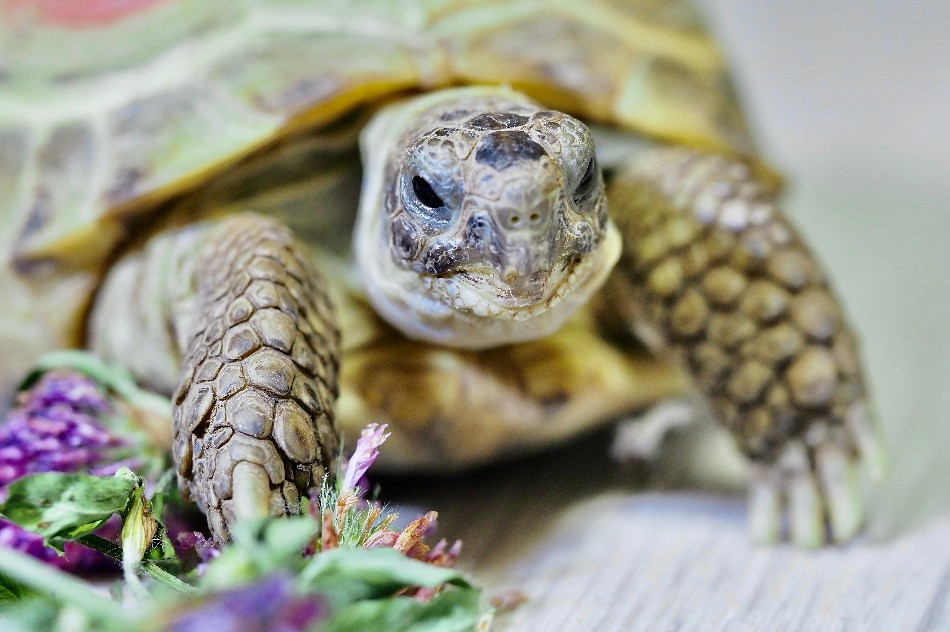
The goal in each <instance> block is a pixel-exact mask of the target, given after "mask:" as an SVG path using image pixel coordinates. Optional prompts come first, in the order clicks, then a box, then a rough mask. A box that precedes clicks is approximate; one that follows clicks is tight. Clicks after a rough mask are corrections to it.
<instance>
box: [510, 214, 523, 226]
mask: <svg viewBox="0 0 950 632" xmlns="http://www.w3.org/2000/svg"><path fill="white" fill-rule="evenodd" d="M508 223H509V224H511V225H512V226H517V225H518V224H520V223H521V216H520V215H511V216H509V217H508Z"/></svg>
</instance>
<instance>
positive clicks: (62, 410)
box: [0, 369, 130, 572]
mask: <svg viewBox="0 0 950 632" xmlns="http://www.w3.org/2000/svg"><path fill="white" fill-rule="evenodd" d="M112 413H113V410H112V406H111V404H110V403H109V400H108V399H107V398H106V396H105V395H104V394H103V392H102V391H101V389H100V388H99V387H98V385H97V384H96V382H95V380H93V379H92V378H89V377H87V376H85V375H83V374H81V373H78V372H75V371H70V370H62V369H61V370H54V371H49V372H47V373H45V374H43V376H42V377H40V379H39V380H38V381H37V382H36V384H35V385H33V386H32V387H31V388H30V389H29V390H27V391H24V392H22V393H20V394H19V396H18V397H17V400H16V406H15V408H14V409H13V410H11V411H10V413H9V415H8V416H7V420H6V422H5V423H3V424H2V425H0V493H4V491H5V488H6V486H7V485H9V484H10V483H12V482H13V481H15V480H17V479H19V478H21V477H23V476H27V475H29V474H38V473H41V472H90V473H92V474H100V475H110V474H114V473H115V472H116V471H117V470H118V469H119V468H120V467H122V466H123V465H126V464H127V463H128V462H129V461H128V460H127V459H125V457H126V456H127V453H128V451H129V448H130V445H129V444H128V443H127V442H126V441H124V440H123V439H121V438H119V437H117V436H115V435H113V434H111V433H109V432H108V430H106V428H105V427H103V426H102V424H101V423H100V422H99V420H100V419H102V418H104V417H106V416H107V415H111V414H112ZM0 546H5V547H8V548H13V549H17V550H19V551H23V552H24V553H28V554H30V555H32V556H33V557H36V558H37V559H39V560H42V561H44V562H47V563H50V564H53V565H55V566H59V567H61V568H64V569H67V570H71V571H74V572H79V571H90V570H95V569H98V568H101V565H102V564H101V563H102V561H103V560H104V559H105V558H103V557H102V556H101V555H99V554H98V553H96V552H94V551H91V550H89V549H87V548H85V547H82V546H79V545H75V544H72V543H69V544H67V546H66V557H60V556H59V555H57V553H56V551H54V550H53V549H50V548H47V547H45V546H43V538H42V537H41V536H39V535H36V534H34V533H31V532H29V531H25V530H23V529H21V528H20V527H18V526H16V525H14V524H11V523H9V522H7V521H5V520H0Z"/></svg>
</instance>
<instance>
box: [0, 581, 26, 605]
mask: <svg viewBox="0 0 950 632" xmlns="http://www.w3.org/2000/svg"><path fill="white" fill-rule="evenodd" d="M32 594H33V591H31V590H30V589H29V588H27V587H26V586H25V585H24V584H21V583H20V582H18V581H16V580H15V579H13V578H12V577H8V576H6V575H0V606H3V604H6V603H9V602H11V601H19V600H20V599H23V598H24V597H28V596H30V595H32Z"/></svg>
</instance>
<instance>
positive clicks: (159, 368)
mask: <svg viewBox="0 0 950 632" xmlns="http://www.w3.org/2000/svg"><path fill="white" fill-rule="evenodd" d="M0 10H2V11H3V20H2V23H0V42H2V44H0V46H2V48H0V51H2V54H0V209H2V212H3V226H4V238H3V244H2V247H3V251H4V252H5V253H6V255H5V257H4V260H5V261H6V262H7V264H6V265H5V266H4V267H3V269H2V271H0V275H2V276H0V287H2V289H3V295H4V297H5V303H6V309H5V310H4V311H3V313H2V314H0V341H2V342H0V344H2V346H3V350H4V351H3V355H4V360H5V362H4V366H3V368H2V369H0V370H2V371H3V374H2V376H0V377H2V381H3V384H5V385H7V386H8V387H9V385H10V384H12V383H13V380H14V379H15V377H16V376H17V375H19V374H21V372H22V371H23V370H25V369H26V368H27V366H28V365H29V364H30V363H31V362H33V361H34V360H35V358H36V357H37V356H38V355H39V354H41V353H42V352H44V351H46V350H49V349H53V348H58V347H86V348H88V349H91V350H92V351H94V352H96V353H98V354H100V355H101V356H103V357H105V358H107V359H112V360H115V361H118V362H120V363H122V364H123V365H124V366H126V367H128V368H129V369H130V370H131V371H132V372H133V374H134V375H135V376H136V377H137V378H138V379H139V380H140V381H141V382H143V383H144V384H147V385H149V386H150V387H151V388H153V389H154V390H156V391H159V392H162V393H166V394H168V395H169V396H170V397H171V398H172V401H173V406H174V411H173V418H174V419H173V430H171V428H170V430H171V432H170V434H171V436H170V437H168V439H167V440H169V441H170V443H171V444H172V449H173V456H174V459H175V463H176V465H177V468H178V475H179V484H180V488H181V490H182V492H183V494H184V496H185V497H186V498H189V499H193V500H194V501H196V502H197V503H198V505H199V506H200V507H201V509H202V510H203V511H204V512H205V513H206V514H207V517H208V521H209V526H210V529H211V530H212V533H213V534H214V536H215V537H216V538H218V539H219V540H226V539H227V538H228V534H229V528H230V527H231V526H232V525H233V524H234V522H235V521H236V520H240V519H243V518H245V517H249V516H259V515H264V514H271V515H283V514H290V513H294V512H296V511H298V510H299V502H298V501H299V495H300V493H301V492H303V491H305V490H307V489H308V488H309V487H311V486H312V485H314V484H319V482H320V480H321V479H322V478H323V476H324V475H325V474H326V473H327V472H328V468H329V467H330V464H331V461H332V458H333V455H334V452H335V449H336V447H337V445H338V440H339V439H338V436H339V433H340V432H342V433H344V434H348V435H350V436H352V435H353V433H354V432H357V429H358V428H359V427H361V426H362V425H363V424H365V423H366V422H367V421H378V422H383V423H388V424H390V428H391V430H392V432H393V438H392V440H391V443H392V448H391V449H390V451H389V453H388V454H387V455H386V457H387V458H388V459H389V460H388V466H389V468H390V469H396V470H401V471H420V472H424V471H430V472H433V471H434V472H446V471H451V470H456V469H461V468H465V467H469V466H472V465H475V464H480V463H485V462H487V461H491V460H497V459H500V458H502V457H506V456H511V455H515V454H521V453H524V452H527V451H530V450H535V449H540V448H542V447H544V446H546V445H550V444H552V443H555V442H559V441H563V440H565V439H566V438H568V437H570V436H573V435H576V434H578V433H579V432H581V431H583V430H585V429H588V428H591V427H593V426H596V425H598V424H604V423H607V422H609V421H611V420H616V419H617V418H618V417H620V416H622V415H624V414H627V413H630V412H631V411H637V410H642V409H644V408H645V407H647V406H649V405H650V404H653V403H656V402H661V401H664V400H668V399H669V398H675V397H679V396H683V395H685V394H688V393H691V392H699V393H701V394H702V395H704V396H705V397H706V398H708V401H709V402H710V404H711V407H712V410H713V411H714V413H715V417H716V419H717V420H718V422H719V423H720V424H721V425H722V426H723V427H725V428H726V429H727V430H728V431H729V432H730V433H731V434H732V436H733V437H734V439H735V443H736V445H737V446H738V447H739V448H740V449H741V451H742V452H743V453H744V454H745V455H746V456H747V457H748V459H749V460H750V462H751V463H752V464H753V465H754V476H753V481H752V487H751V490H752V491H751V495H750V524H751V528H752V532H753V535H754V536H755V537H756V538H757V539H759V540H762V541H776V540H779V539H782V538H785V537H788V538H790V539H791V540H793V541H795V542H798V543H801V544H806V545H815V544H818V543H821V542H823V541H824V540H825V539H826V538H828V539H830V540H833V541H843V540H846V539H848V538H850V537H851V536H853V535H854V534H855V533H856V531H857V530H858V529H859V527H860V524H861V520H862V506H861V505H862V502H861V500H860V498H859V495H858V494H857V483H856V472H858V471H864V470H865V469H867V470H874V469H875V467H876V465H877V464H879V463H880V448H879V447H878V443H877V440H876V436H877V435H876V433H875V429H874V422H873V420H872V418H871V416H870V414H869V412H868V403H867V392H866V387H865V381H864V379H863V377H862V370H861V366H860V360H859V352H858V349H857V343H856V340H855V335H854V333H853V331H852V329H851V328H850V326H849V325H848V323H847V321H846V319H845V317H844V315H843V311H842V309H841V307H840V306H839V304H838V302H837V300H836V298H835V297H834V295H833V293H832V291H831V289H830V287H829V283H828V281H827V279H826V277H825V274H824V273H823V271H822V269H821V267H820V265H819V264H818V263H817V262H816V259H815V258H814V257H813V255H812V254H811V253H810V251H809V249H808V248H807V246H806V245H805V243H804V242H803V241H802V238H801V237H800V235H799V234H798V233H797V232H796V230H795V228H794V227H793V226H792V225H791V224H790V222H789V220H788V219H787V218H786V217H785V216H784V215H783V213H782V211H781V209H780V208H779V206H778V201H777V196H778V194H779V192H780V188H781V187H780V184H781V180H780V177H779V176H778V175H777V174H776V173H775V171H773V170H772V169H771V168H770V167H769V166H768V165H767V163H766V162H765V161H763V160H762V159H761V158H760V157H759V154H758V152H757V149H756V145H755V143H754V141H753V138H752V134H751V132H750V130H749V128H748V126H747V124H746V121H745V118H744V117H743V114H742V112H741V109H740V105H739V102H738V98H737V96H736V93H735V91H734V89H733V87H732V82H731V80H730V76H729V74H728V70H727V67H726V64H725V62H724V59H723V56H722V55H721V54H720V52H719V51H718V50H717V48H716V46H715V44H714V43H713V42H712V40H711V38H710V36H709V34H708V33H707V30H706V29H705V27H704V26H703V23H702V21H701V19H700V17H699V16H698V14H697V12H696V11H695V10H694V9H693V8H691V7H690V6H689V5H687V4H685V3H684V2H681V1H680V0H671V1H668V2H662V1H658V0H598V1H597V2H591V3H586V4H584V5H583V6H582V5H581V4H578V3H572V2H567V1H566V0H564V1H561V0H558V1H554V2H552V1H550V0H545V1H531V0H516V1H514V2H505V3H498V2H490V3H489V2H474V1H472V0H442V1H438V0H427V1H422V0H408V1H407V2H394V1H392V0H383V1H377V2H361V3H347V2H336V1H331V0H325V1H321V2H309V3H298V2H290V1H286V0H281V1H277V2H267V3H263V2H261V3H255V2H246V3H234V2H229V1H222V2H202V3H188V2H183V1H180V0H148V1H142V2H130V3H113V2H99V1H96V2H86V3H80V4H65V3H57V2H37V3H6V4H4V5H3V8H2V9H0ZM582 121H583V122H582ZM358 138H359V139H360V140H359V141H358V140H357V139H358ZM595 146H596V151H595ZM171 425H172V424H171V423H170V424H169V426H170V427H171Z"/></svg>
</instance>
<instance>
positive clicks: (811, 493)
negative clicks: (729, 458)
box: [610, 149, 883, 546]
mask: <svg viewBox="0 0 950 632" xmlns="http://www.w3.org/2000/svg"><path fill="white" fill-rule="evenodd" d="M610 200H611V204H612V205H613V208H614V211H615V216H617V218H618V224H620V226H621V230H622V231H623V233H624V238H625V240H626V246H627V251H626V258H625V259H624V260H623V261H622V263H621V267H620V271H621V273H622V274H624V275H626V276H627V279H628V281H629V282H630V284H631V287H634V288H637V290H635V291H636V292H637V293H638V294H637V304H639V305H640V306H641V309H642V312H643V313H642V315H641V316H640V318H641V322H640V323H638V325H639V329H640V330H641V331H644V332H645V333H646V334H647V335H646V338H647V339H649V340H653V341H654V342H655V344H656V346H657V347H658V348H659V349H660V350H663V351H667V352H669V353H672V354H673V355H675V356H676V357H678V358H679V359H680V360H682V362H683V363H684V364H685V365H686V366H687V367H688V368H689V370H690V372H691V373H692V375H693V377H694V378H695V380H696V383H697V385H698V386H699V388H700V390H702V391H703V392H704V393H705V394H706V395H707V396H708V397H709V400H710V402H711V403H712V407H713V410H714V412H715V413H716V417H717V419H718V421H719V422H720V423H722V424H723V425H724V426H725V427H726V428H727V429H728V430H729V431H730V432H731V433H732V435H733V436H734V437H735V439H736V441H737V443H738V446H739V447H740V449H741V450H742V451H743V452H745V454H746V455H747V456H748V457H749V458H750V459H751V461H752V462H753V464H754V465H755V469H756V476H755V482H754V485H753V490H752V500H751V527H752V531H753V534H754V535H755V537H756V539H757V540H760V541H776V540H778V539H781V538H782V537H783V536H784V535H787V536H788V537H789V538H790V539H791V540H792V541H794V542H796V543H799V544H803V545H808V546H815V545H818V544H820V543H821V542H822V541H823V539H824V536H825V531H826V528H825V527H826V526H827V531H828V534H829V535H830V539H831V540H832V541H836V542H840V541H843V540H847V539H848V538H850V537H852V536H853V535H854V534H855V533H856V532H857V531H858V529H859V528H860V526H861V523H862V517H863V511H862V505H861V497H860V494H859V493H858V491H859V490H858V487H859V486H858V483H857V481H858V476H857V469H858V465H859V464H860V462H862V461H864V462H866V463H867V464H868V465H870V471H871V472H872V473H875V474H879V473H880V471H881V469H882V465H883V457H882V454H883V453H882V451H881V449H880V447H879V442H878V440H877V435H876V433H875V430H874V427H873V424H872V422H871V420H870V418H869V415H868V408H867V401H866V398H867V395H866V390H865V385H864V379H863V376H862V372H861V367H860V363H859V360H858V357H859V354H858V350H857V343H856V341H855V337H854V335H853V334H852V332H851V329H850V327H849V326H848V323H847V322H846V320H845V318H844V316H843V310H842V309H841V307H840V306H839V304H838V302H837V300H836V299H835V297H834V295H833V293H832V292H831V289H830V288H829V286H828V283H827V281H826V279H825V275H824V273H823V272H822V270H821V268H820V266H819V265H818V263H817V262H816V260H815V259H814V257H813V256H812V255H811V253H810V252H809V250H808V248H807V247H806V246H805V244H804V243H803V242H802V240H801V238H800V237H799V236H798V234H797V232H796V231H795V230H794V228H793V227H792V226H791V225H790V223H789V222H788V221H787V220H786V219H785V217H784V216H783V214H782V213H781V211H780V209H779V208H778V206H777V205H776V203H775V201H774V196H773V194H772V192H771V191H770V190H769V188H768V187H767V186H765V185H763V184H761V183H759V182H758V181H756V180H755V179H754V178H753V177H752V175H751V173H750V169H749V168H748V167H747V166H746V165H744V164H742V163H741V162H738V161H735V160H731V159H728V158H725V157H722V156H716V155H710V154H704V153H701V152H697V151H691V150H685V149H672V150H657V151H656V152H655V153H654V154H652V155H650V156H648V157H646V158H644V159H643V160H641V161H639V162H637V163H636V164H634V165H632V166H631V168H630V169H629V170H627V171H626V172H624V173H622V174H621V175H619V176H618V177H617V178H616V179H615V183H614V185H613V190H612V191H611V193H610ZM786 524H787V528H786V526H785V525H786Z"/></svg>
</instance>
